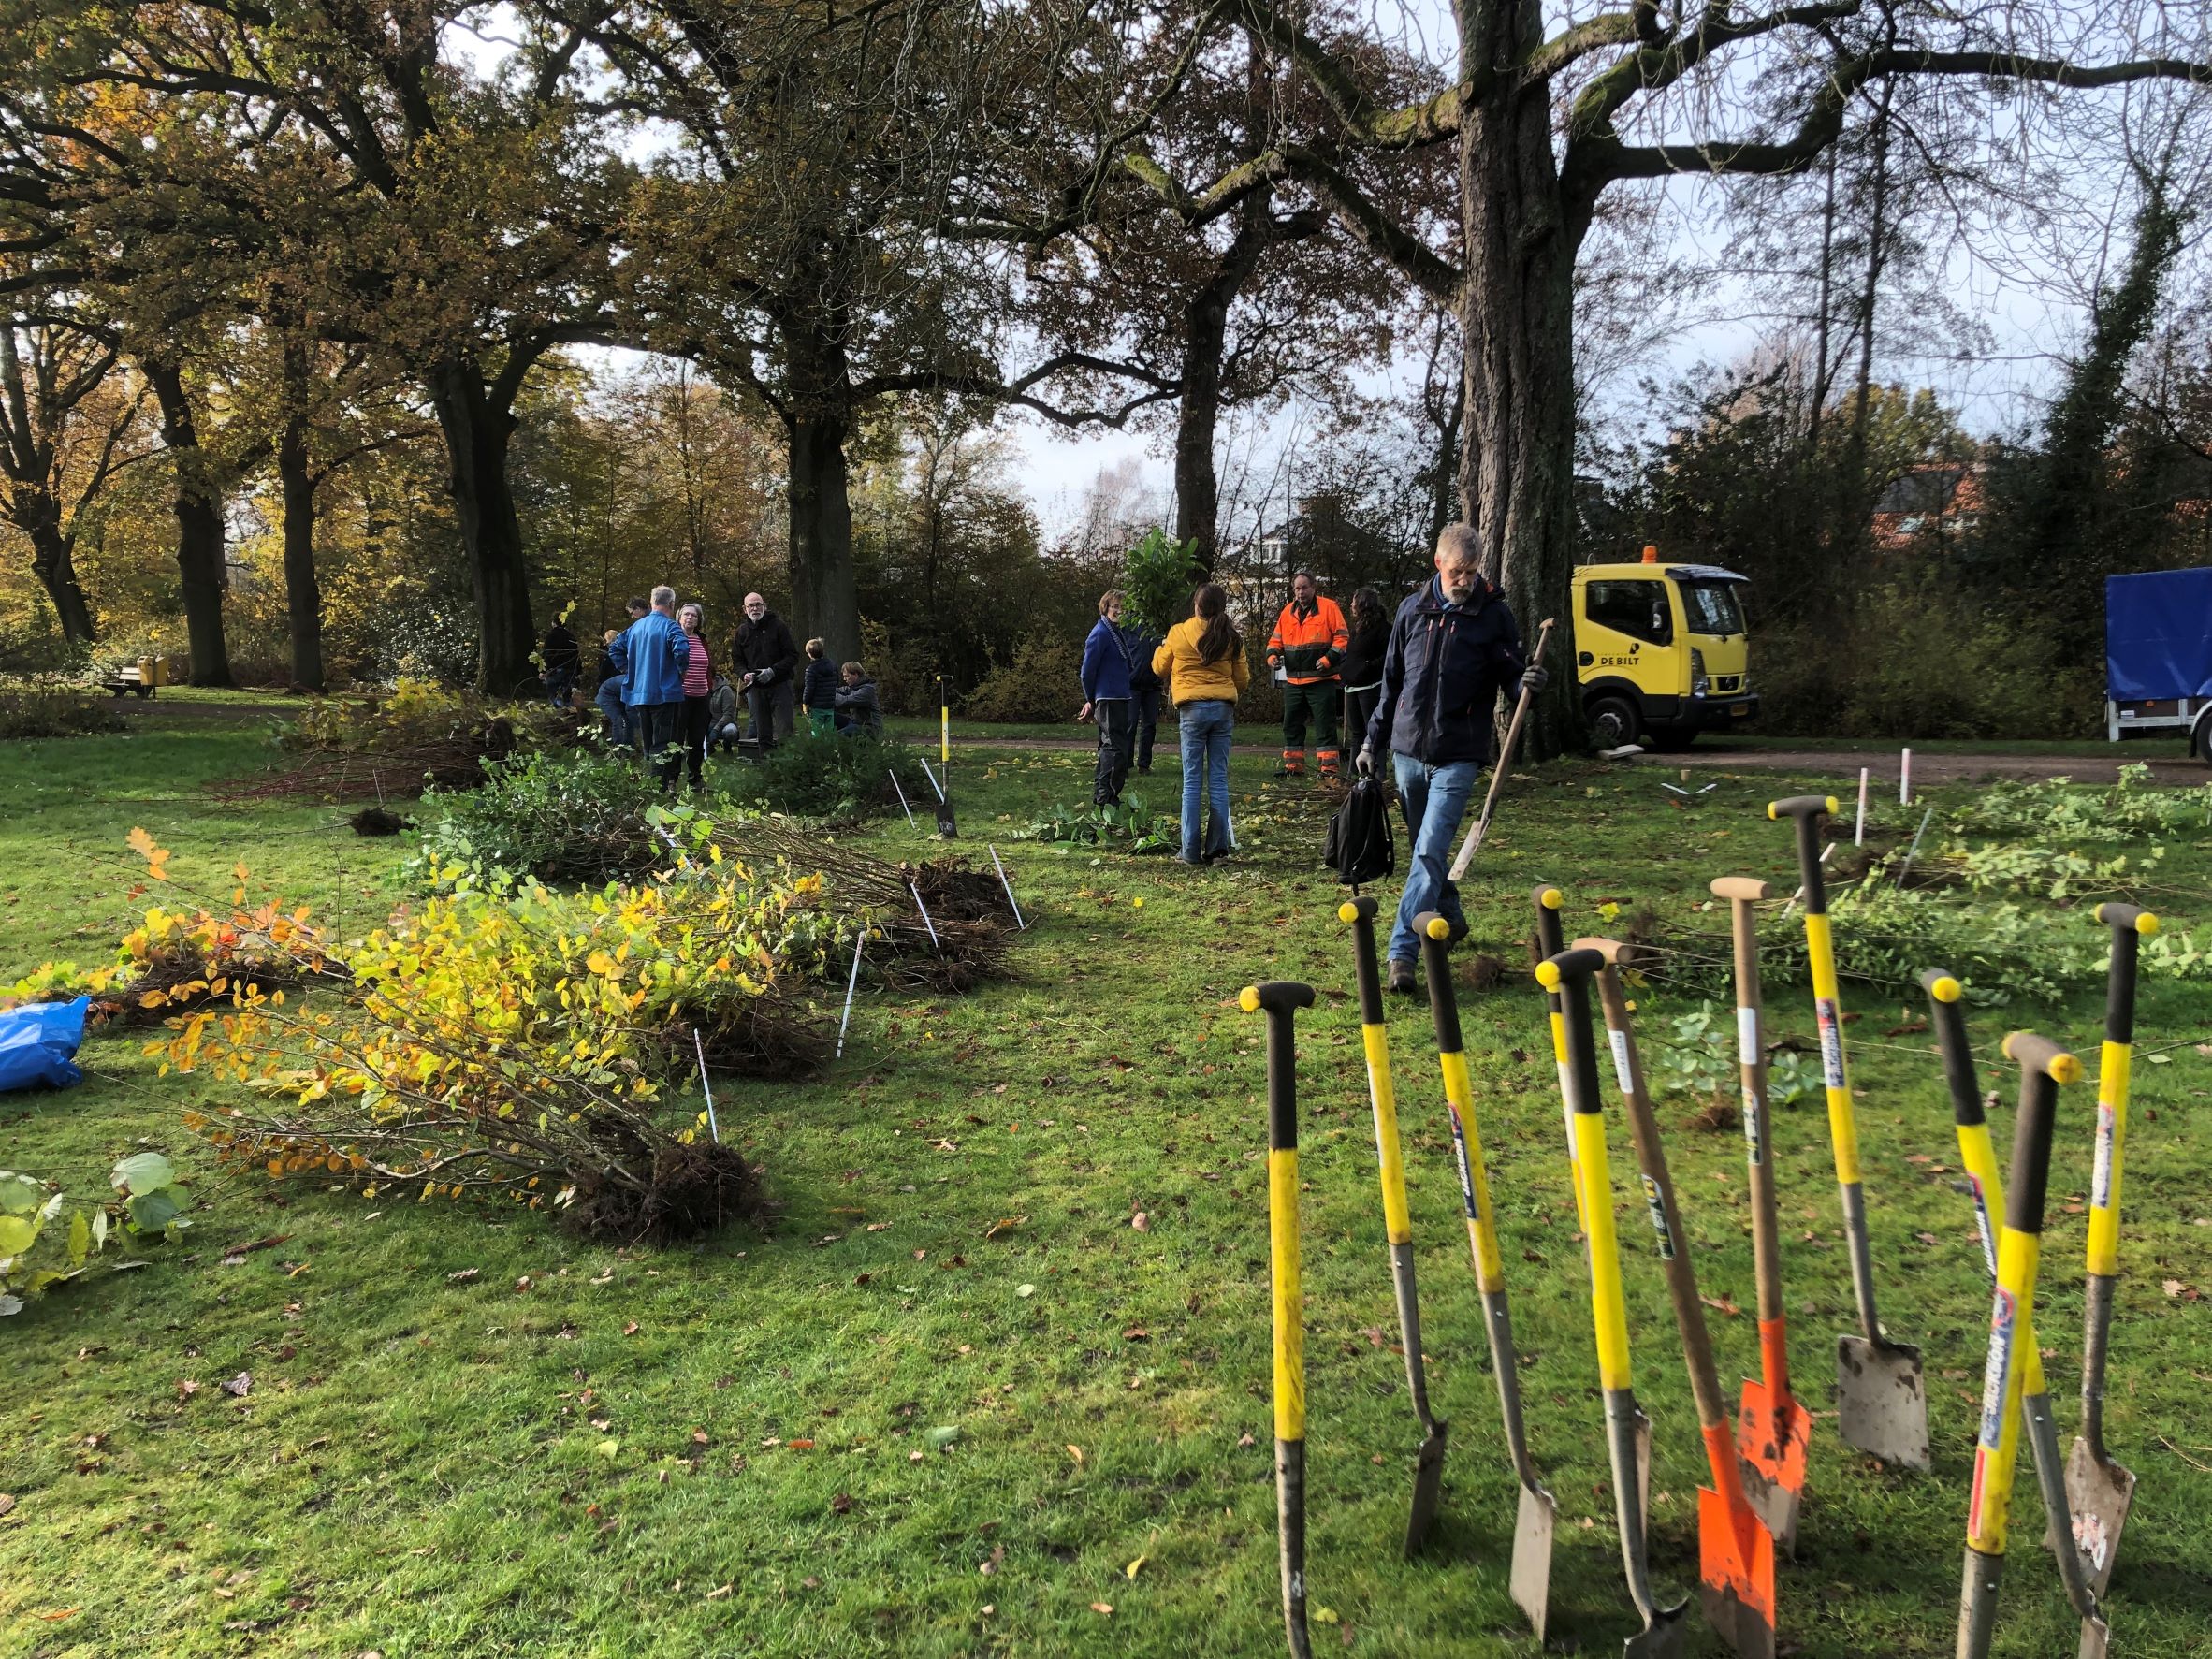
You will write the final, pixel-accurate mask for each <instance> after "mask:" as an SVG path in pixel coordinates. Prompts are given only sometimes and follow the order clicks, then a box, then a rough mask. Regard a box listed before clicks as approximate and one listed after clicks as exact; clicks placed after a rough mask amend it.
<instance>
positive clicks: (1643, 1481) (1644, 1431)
mask: <svg viewBox="0 0 2212 1659" xmlns="http://www.w3.org/2000/svg"><path fill="white" fill-rule="evenodd" d="M1529 897H1530V898H1531V899H1532V900H1534V901H1535V907H1536V959H1537V960H1538V961H1539V962H1541V961H1545V960H1547V959H1549V958H1550V957H1553V956H1556V955H1558V954H1559V953H1560V952H1562V951H1564V950H1565V949H1566V939H1565V935H1564V932H1563V931H1562V929H1561V927H1560V924H1559V911H1560V907H1561V906H1562V905H1564V904H1565V903H1566V895H1564V894H1563V893H1561V892H1560V890H1559V889H1558V888H1556V887H1554V886H1552V885H1551V884H1550V882H1549V881H1539V882H1537V883H1536V885H1535V889H1534V891H1532V892H1531V893H1530V895H1529ZM1565 1007H1566V1005H1565V1003H1564V1000H1563V999H1562V998H1561V997H1560V995H1559V993H1558V992H1556V991H1547V992H1546V993H1545V994H1544V1008H1545V1011H1546V1013H1547V1014H1548V1016H1549V1018H1550V1026H1551V1059H1552V1063H1553V1064H1554V1065H1555V1066H1557V1067H1558V1069H1559V1098H1560V1099H1561V1100H1562V1101H1563V1102H1564V1101H1566V1100H1569V1099H1573V1098H1574V1097H1573V1094H1572V1092H1571V1091H1570V1088H1569V1081H1568V1077H1567V1046H1566V1012H1565ZM1564 1111H1565V1115H1566V1137H1567V1180H1568V1184H1569V1186H1571V1187H1572V1188H1573V1191H1574V1194H1575V1221H1576V1223H1577V1225H1578V1226H1580V1227H1581V1230H1582V1236H1583V1238H1584V1239H1585V1240H1587V1239H1588V1238H1589V1237H1590V1229H1589V1227H1588V1226H1587V1225H1585V1224H1583V1222H1582V1177H1581V1173H1580V1171H1579V1168H1578V1166H1577V1165H1576V1162H1575V1113H1574V1108H1573V1107H1571V1106H1570V1107H1565V1108H1564ZM1636 1489H1637V1492H1638V1493H1640V1494H1641V1496H1642V1500H1643V1508H1642V1513H1643V1514H1645V1515H1649V1514H1651V1512H1652V1419H1650V1418H1649V1417H1646V1416H1645V1415H1644V1410H1643V1407H1642V1406H1640V1405H1639V1406H1637V1412H1636Z"/></svg>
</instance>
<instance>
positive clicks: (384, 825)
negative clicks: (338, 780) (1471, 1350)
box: [346, 807, 407, 836]
mask: <svg viewBox="0 0 2212 1659" xmlns="http://www.w3.org/2000/svg"><path fill="white" fill-rule="evenodd" d="M346 822H348V823H350V824H352V825H353V826H354V834H355V835H357V836H396V835H398V834H399V833H400V831H401V830H403V829H405V828H406V827H407V820H405V819H404V818H401V817H400V815H399V814H398V813H397V812H387V811H386V810H385V809H384V808H382V807H364V808H361V809H360V810H359V811H358V812H357V813H355V814H354V815H353V816H352V817H351V818H349V819H347V820H346Z"/></svg>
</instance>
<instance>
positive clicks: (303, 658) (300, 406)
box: [276, 346, 324, 691]
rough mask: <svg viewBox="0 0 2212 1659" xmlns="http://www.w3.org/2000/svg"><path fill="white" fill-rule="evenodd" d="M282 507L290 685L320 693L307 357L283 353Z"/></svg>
mask: <svg viewBox="0 0 2212 1659" xmlns="http://www.w3.org/2000/svg"><path fill="white" fill-rule="evenodd" d="M276 460H277V481H278V484H279V487H280V488H281V489H282V492H283V495H284V602H285V608H286V613H287V618H288V619H289V621H290V623H291V626H292V683H293V684H294V685H296V686H303V687H305V688H306V689H307V690H309V691H322V690H323V689H324V671H323V589H322V584H321V583H320V582H318V581H317V580H316V579H315V479H314V473H313V471H312V470H311V468H310V465H309V461H308V453H307V354H306V351H305V349H304V348H303V347H298V346H292V347H287V349H286V350H285V353H284V432H283V435H282V436H281V437H280V438H279V439H278V440H277V454H276Z"/></svg>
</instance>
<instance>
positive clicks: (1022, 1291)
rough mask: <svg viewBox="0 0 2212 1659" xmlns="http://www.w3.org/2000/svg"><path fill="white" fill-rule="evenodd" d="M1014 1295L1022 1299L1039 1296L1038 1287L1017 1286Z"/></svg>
mask: <svg viewBox="0 0 2212 1659" xmlns="http://www.w3.org/2000/svg"><path fill="white" fill-rule="evenodd" d="M1014 1294H1015V1295H1016V1296H1022V1297H1028V1296H1034V1295H1036V1294H1037V1287H1036V1286H1034V1285H1016V1286H1015V1287H1014Z"/></svg>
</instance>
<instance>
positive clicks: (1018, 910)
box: [983, 841, 1029, 933]
mask: <svg viewBox="0 0 2212 1659" xmlns="http://www.w3.org/2000/svg"><path fill="white" fill-rule="evenodd" d="M983 845H984V846H986V847H991V844H990V842H988V841H985V842H984V843H983ZM991 865H992V867H993V868H995V869H997V872H998V885H999V886H1001V887H1003V888H1005V889H1006V902H1007V903H1008V904H1009V905H1011V906H1012V907H1013V913H1014V925H1015V926H1016V927H1017V928H1019V929H1021V930H1022V931H1023V932H1024V933H1026V932H1028V931H1029V924H1028V923H1026V922H1025V921H1023V920H1022V907H1021V904H1020V903H1019V901H1017V900H1016V899H1015V897H1014V895H1013V883H1012V882H1011V881H1009V880H1007V879H1006V866H1004V865H1002V864H1000V863H999V862H998V849H997V848H996V847H991Z"/></svg>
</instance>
